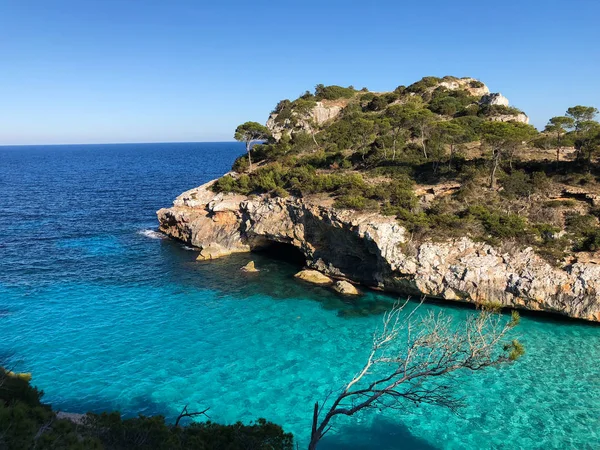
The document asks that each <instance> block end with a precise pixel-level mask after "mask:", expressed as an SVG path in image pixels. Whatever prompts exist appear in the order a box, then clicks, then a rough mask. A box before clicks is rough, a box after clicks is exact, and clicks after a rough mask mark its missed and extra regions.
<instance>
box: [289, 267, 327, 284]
mask: <svg viewBox="0 0 600 450" xmlns="http://www.w3.org/2000/svg"><path fill="white" fill-rule="evenodd" d="M294 276H295V277H296V278H299V279H300V280H303V281H306V282H308V283H313V284H331V283H332V282H333V280H332V279H331V278H329V277H328V276H327V275H323V274H322V273H321V272H319V271H318V270H310V269H305V270H301V271H300V272H298V273H297V274H296V275H294Z"/></svg>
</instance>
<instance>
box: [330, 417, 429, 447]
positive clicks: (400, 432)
mask: <svg viewBox="0 0 600 450" xmlns="http://www.w3.org/2000/svg"><path fill="white" fill-rule="evenodd" d="M319 449H321V450H371V449H378V450H398V449H402V450H437V447H434V446H432V445H431V444H430V443H429V442H427V441H425V440H423V439H420V438H418V437H416V436H414V435H412V434H411V432H410V431H409V429H408V428H407V427H406V426H404V425H403V424H401V423H398V422H393V421H391V420H388V419H385V418H380V417H377V418H375V419H374V420H373V422H372V423H371V425H370V426H368V427H363V426H360V425H358V426H355V425H352V426H351V425H348V426H344V427H342V428H339V429H337V431H336V433H335V434H331V435H329V436H325V437H324V438H323V440H322V442H321V443H320V444H319Z"/></svg>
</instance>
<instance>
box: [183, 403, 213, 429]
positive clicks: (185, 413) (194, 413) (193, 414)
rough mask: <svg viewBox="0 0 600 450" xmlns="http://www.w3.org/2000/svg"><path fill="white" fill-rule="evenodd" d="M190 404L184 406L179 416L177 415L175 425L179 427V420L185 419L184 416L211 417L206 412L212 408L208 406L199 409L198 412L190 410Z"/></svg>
mask: <svg viewBox="0 0 600 450" xmlns="http://www.w3.org/2000/svg"><path fill="white" fill-rule="evenodd" d="M187 408H188V405H185V406H184V407H183V409H182V410H181V413H179V416H177V420H176V421H175V426H176V427H178V426H179V421H180V420H181V419H183V418H184V417H197V416H202V415H204V416H206V417H208V418H209V419H210V417H209V416H208V414H206V411H208V410H209V409H210V408H206V409H205V410H204V411H198V412H189V411H188V409H187Z"/></svg>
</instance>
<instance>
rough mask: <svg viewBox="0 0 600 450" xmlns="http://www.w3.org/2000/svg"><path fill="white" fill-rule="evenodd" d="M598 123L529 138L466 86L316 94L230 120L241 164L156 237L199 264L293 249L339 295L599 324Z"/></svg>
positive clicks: (442, 83) (486, 93)
mask: <svg viewBox="0 0 600 450" xmlns="http://www.w3.org/2000/svg"><path fill="white" fill-rule="evenodd" d="M596 114H597V110H596V109H595V108H593V107H587V106H574V107H572V108H569V109H568V110H567V112H566V113H565V116H559V117H553V118H550V119H549V122H548V125H547V127H546V129H545V130H544V131H542V132H539V131H538V130H536V129H535V128H534V127H533V126H531V125H529V118H528V117H527V115H526V114H525V113H523V112H522V111H520V110H519V109H517V108H514V107H511V106H509V102H508V99H506V97H504V96H502V95H501V94H499V93H490V90H489V89H488V87H487V86H486V85H485V84H483V83H482V82H480V81H478V80H476V79H473V78H456V77H450V76H447V77H444V78H436V77H425V78H423V79H422V80H420V81H418V82H416V83H414V84H412V85H410V86H407V87H405V86H399V87H397V88H396V89H395V90H394V91H392V92H369V91H368V90H367V89H366V88H363V89H362V90H356V89H354V87H351V86H350V87H347V88H346V87H341V86H323V85H317V86H316V88H315V91H314V93H313V92H309V91H307V92H306V93H305V94H304V95H302V96H301V97H300V98H298V99H296V100H294V101H290V100H282V101H281V102H279V103H278V104H277V106H276V107H275V109H274V110H273V112H272V113H271V114H270V116H269V118H268V120H267V124H266V127H265V126H262V125H260V124H258V123H256V122H247V123H245V124H243V125H240V127H238V130H236V139H238V140H240V141H243V142H245V143H246V149H247V154H246V155H243V156H241V157H240V158H238V159H237V160H236V161H235V163H234V165H233V168H232V171H231V172H229V173H228V174H226V175H224V176H223V177H221V178H219V179H217V180H213V181H210V182H209V183H206V184H204V185H203V186H200V187H197V188H194V189H191V190H189V191H187V192H185V193H183V194H181V195H180V196H179V197H177V199H176V200H175V201H174V204H173V206H172V207H171V208H165V209H161V210H159V211H158V212H157V214H158V219H159V223H160V230H161V231H162V232H164V233H166V234H167V235H169V236H171V237H173V238H175V239H178V240H180V241H183V242H185V243H186V244H188V245H192V246H194V247H197V248H198V250H199V257H198V258H199V259H204V260H210V259H215V258H220V257H223V256H226V255H230V254H232V253H238V252H250V251H254V250H261V249H265V248H267V247H269V246H271V245H275V244H276V245H281V244H285V245H289V246H292V247H294V248H295V249H296V250H295V251H300V252H301V253H302V255H303V256H304V258H305V260H306V266H307V268H308V269H310V270H312V271H318V273H319V274H320V275H322V278H321V277H318V279H320V280H327V283H324V284H330V285H332V286H333V285H334V284H335V286H333V287H334V289H336V290H338V291H339V292H343V293H345V294H357V293H358V290H356V288H355V287H354V284H357V285H360V286H363V287H365V288H373V289H378V290H383V291H388V292H393V293H399V294H405V295H406V294H409V295H425V296H428V297H433V298H437V299H444V300H449V301H460V302H469V303H475V304H479V303H494V304H497V305H499V306H505V307H511V308H519V309H526V310H534V311H545V312H551V313H557V314H561V315H565V316H569V317H573V318H578V319H584V320H589V321H596V322H598V321H600V265H599V264H598V262H600V257H599V255H598V250H600V229H599V228H598V217H600V200H599V199H600V183H598V180H597V179H596V176H595V175H594V174H595V172H596V170H597V160H596V158H597V156H598V153H600V152H599V149H600V125H599V124H598V122H596V121H595V120H594V119H595V117H596ZM313 278H314V276H313ZM336 281H337V283H336ZM350 282H351V283H350Z"/></svg>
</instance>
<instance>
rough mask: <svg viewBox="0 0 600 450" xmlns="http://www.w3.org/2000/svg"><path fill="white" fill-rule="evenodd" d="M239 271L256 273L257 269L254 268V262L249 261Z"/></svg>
mask: <svg viewBox="0 0 600 450" xmlns="http://www.w3.org/2000/svg"><path fill="white" fill-rule="evenodd" d="M240 270H242V271H244V272H258V269H257V268H256V267H255V266H254V261H250V262H249V263H248V264H246V265H245V266H244V267H242V268H241V269H240Z"/></svg>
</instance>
